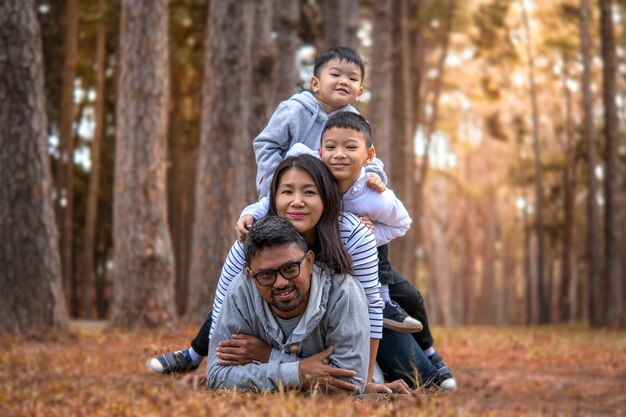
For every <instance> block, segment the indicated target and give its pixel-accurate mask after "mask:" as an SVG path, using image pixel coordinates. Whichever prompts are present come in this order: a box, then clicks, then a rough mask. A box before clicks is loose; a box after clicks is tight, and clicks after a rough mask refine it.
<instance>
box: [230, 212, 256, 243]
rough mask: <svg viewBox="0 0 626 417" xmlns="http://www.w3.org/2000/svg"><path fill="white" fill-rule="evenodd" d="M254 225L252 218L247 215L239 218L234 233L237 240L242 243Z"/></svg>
mask: <svg viewBox="0 0 626 417" xmlns="http://www.w3.org/2000/svg"><path fill="white" fill-rule="evenodd" d="M253 224H254V217H252V216H251V215H249V214H246V215H244V216H241V218H240V219H239V220H237V224H236V225H235V232H236V233H237V239H239V241H240V242H242V243H243V241H244V240H245V238H246V236H247V235H248V230H250V228H251V227H252V225H253Z"/></svg>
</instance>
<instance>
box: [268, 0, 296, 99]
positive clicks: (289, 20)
mask: <svg viewBox="0 0 626 417" xmlns="http://www.w3.org/2000/svg"><path fill="white" fill-rule="evenodd" d="M299 20H300V2H298V1H293V0H275V1H274V32H276V48H275V49H276V51H280V53H279V54H278V63H277V64H276V68H275V70H274V71H275V72H276V73H277V74H276V75H275V77H277V79H279V80H280V82H276V83H275V86H274V91H275V96H274V102H279V101H282V100H285V99H287V98H288V97H290V96H291V95H292V94H293V93H294V92H295V89H296V85H297V84H298V69H297V68H296V64H295V63H296V50H297V49H298V47H299V46H300V42H299V39H298V22H299ZM268 105H269V103H268Z"/></svg>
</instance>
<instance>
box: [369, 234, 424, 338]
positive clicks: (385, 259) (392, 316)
mask: <svg viewBox="0 0 626 417" xmlns="http://www.w3.org/2000/svg"><path fill="white" fill-rule="evenodd" d="M388 251H389V249H388V246H387V245H382V246H379V247H378V280H379V281H380V287H381V288H380V296H381V298H382V299H383V301H384V303H385V308H384V310H383V327H386V328H388V329H392V330H395V331H397V332H401V333H414V332H419V331H420V330H422V323H420V322H419V321H418V320H416V319H415V318H413V317H411V314H409V313H407V312H406V311H404V310H403V309H402V307H401V306H400V305H398V304H397V303H395V302H393V301H392V300H391V294H390V287H391V286H392V285H394V273H393V268H392V267H391V264H390V263H389V255H388V253H389V252H388Z"/></svg>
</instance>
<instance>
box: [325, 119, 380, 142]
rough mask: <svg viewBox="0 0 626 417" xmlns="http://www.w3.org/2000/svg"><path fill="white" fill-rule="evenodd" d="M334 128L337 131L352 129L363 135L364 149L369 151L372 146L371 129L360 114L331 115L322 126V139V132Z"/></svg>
mask: <svg viewBox="0 0 626 417" xmlns="http://www.w3.org/2000/svg"><path fill="white" fill-rule="evenodd" d="M335 127H336V128H339V129H352V130H356V131H357V132H361V133H362V134H363V138H364V139H365V145H366V147H367V148H368V149H369V148H370V147H371V146H372V128H371V127H370V124H369V123H367V120H365V119H364V118H363V116H361V115H360V114H358V113H354V112H351V111H340V112H335V113H333V114H332V115H331V116H330V117H329V118H328V120H326V124H324V128H323V129H322V137H324V132H326V131H327V130H329V129H332V128H335ZM322 141H323V140H322Z"/></svg>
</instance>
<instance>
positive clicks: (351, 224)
mask: <svg viewBox="0 0 626 417" xmlns="http://www.w3.org/2000/svg"><path fill="white" fill-rule="evenodd" d="M339 233H340V234H341V240H342V241H343V244H344V245H345V247H346V249H347V250H348V253H349V254H350V256H351V257H352V269H353V273H352V274H353V276H354V278H356V279H357V280H358V281H359V283H360V284H361V286H362V287H363V289H364V290H365V295H366V297H367V307H368V313H369V319H370V338H372V339H382V337H383V308H384V306H385V304H384V303H383V299H382V298H381V297H380V282H379V281H378V251H377V250H376V238H375V237H374V234H373V233H372V232H371V231H370V230H369V229H368V228H367V227H366V226H365V225H364V224H363V223H362V222H361V219H359V218H358V217H357V216H355V215H354V214H352V213H341V214H340V215H339Z"/></svg>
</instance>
